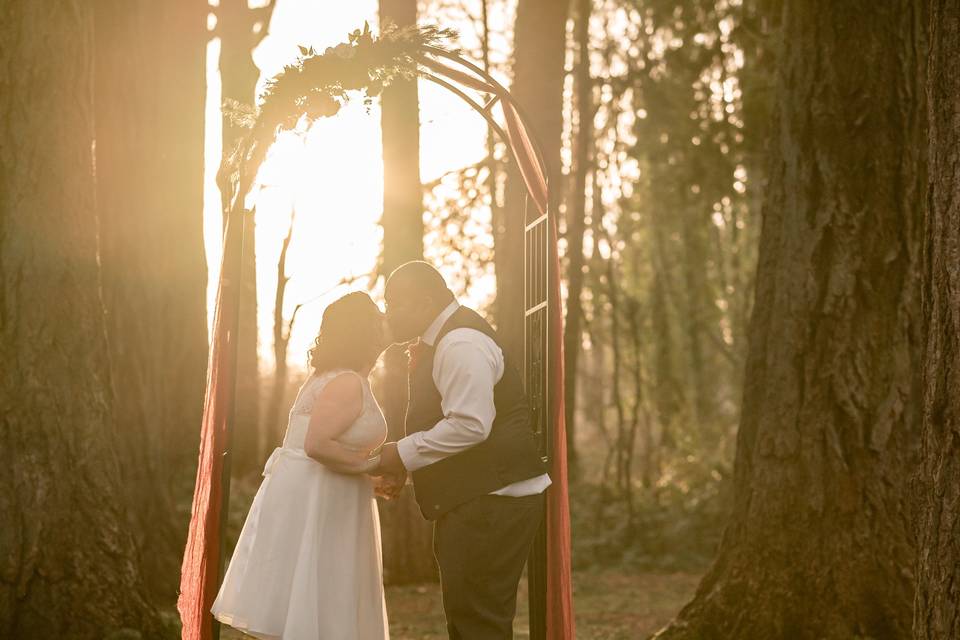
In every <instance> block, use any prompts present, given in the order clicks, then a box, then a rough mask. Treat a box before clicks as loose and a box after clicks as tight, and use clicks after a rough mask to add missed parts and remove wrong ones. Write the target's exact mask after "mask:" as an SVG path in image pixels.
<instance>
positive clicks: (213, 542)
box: [177, 213, 246, 640]
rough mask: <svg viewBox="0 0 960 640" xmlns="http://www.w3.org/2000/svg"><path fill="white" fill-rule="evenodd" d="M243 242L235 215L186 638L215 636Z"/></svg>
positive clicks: (196, 504)
mask: <svg viewBox="0 0 960 640" xmlns="http://www.w3.org/2000/svg"><path fill="white" fill-rule="evenodd" d="M239 215H241V216H242V215H246V214H243V213H241V214H239ZM242 242H243V220H242V219H239V217H238V216H236V215H231V216H230V217H228V219H227V227H226V230H225V231H224V236H223V258H222V260H221V263H220V283H219V286H218V287H217V301H216V309H215V311H214V316H213V336H212V337H213V340H212V341H211V344H210V358H209V361H208V363H207V390H206V396H205V398H204V403H203V421H202V423H201V428H200V457H199V462H198V465H197V480H196V484H195V486H194V490H193V509H192V512H191V515H190V529H189V531H188V532H187V546H186V549H185V551H184V554H183V565H182V566H181V569H180V595H179V597H178V598H177V610H178V611H179V612H180V620H181V622H182V623H183V630H182V632H181V638H182V640H209V638H211V637H212V635H213V616H212V615H211V613H210V607H211V606H212V605H213V601H214V599H215V598H216V597H217V591H218V589H219V586H220V585H219V582H220V563H221V558H222V557H223V555H222V553H221V543H222V541H221V540H220V516H221V509H222V508H226V505H225V504H223V502H224V501H223V483H222V478H223V471H224V468H223V466H224V452H226V451H227V447H228V445H229V432H228V420H229V419H230V415H229V414H230V412H231V409H232V407H233V400H234V391H235V384H234V382H235V376H236V372H237V367H236V352H237V350H236V348H235V345H234V343H233V341H234V340H236V336H237V325H238V315H237V311H238V310H239V301H240V251H241V243H242Z"/></svg>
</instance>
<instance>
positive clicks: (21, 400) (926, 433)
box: [0, 0, 960, 640]
mask: <svg viewBox="0 0 960 640" xmlns="http://www.w3.org/2000/svg"><path fill="white" fill-rule="evenodd" d="M341 4H350V5H351V6H350V7H347V8H343V7H340V6H339V5H341ZM47 5H49V6H47ZM367 5H369V6H367ZM0 16H2V20H0V334H2V341H0V358H2V360H3V362H4V363H5V364H4V367H3V374H2V376H0V413H2V416H3V421H2V431H0V460H2V464H0V522H2V524H0V639H6V638H10V639H14V638H16V639H21V638H24V639H26V638H30V639H33V638H38V639H39V638H79V639H86V638H113V639H119V638H135V637H142V638H173V637H178V634H179V631H178V625H179V621H178V619H177V616H176V610H175V604H176V596H177V585H178V581H179V572H180V561H181V558H182V552H183V547H184V541H185V536H186V527H187V522H188V520H189V517H190V508H191V497H192V487H193V482H194V478H195V474H196V459H197V445H198V436H199V427H200V416H201V412H202V408H203V407H202V405H203V389H204V381H205V372H206V365H207V347H208V342H207V340H208V338H207V334H208V327H209V322H210V318H209V316H210V313H211V309H210V300H211V299H212V298H211V295H212V292H211V290H210V283H216V281H217V278H218V275H219V272H218V260H219V252H220V250H221V247H220V246H219V244H218V243H219V242H220V234H221V229H222V227H221V225H222V219H221V218H220V217H219V216H220V215H221V214H220V212H221V210H222V207H221V204H222V203H221V201H220V198H221V195H220V193H219V191H218V190H217V171H218V168H219V166H220V161H221V152H222V150H225V149H230V148H231V147H232V146H233V144H234V143H235V141H236V139H237V137H238V136H239V135H240V130H239V128H238V127H237V126H235V125H234V124H233V123H232V121H231V119H230V118H229V117H228V116H227V115H224V113H223V110H222V109H221V108H220V105H221V104H223V103H226V104H227V105H232V104H235V103H241V104H255V103H256V98H257V95H258V91H259V90H261V89H262V87H263V82H264V81H265V80H266V79H267V78H268V77H270V76H271V75H272V74H274V73H276V72H277V71H279V69H280V66H282V65H283V64H285V63H289V62H292V61H293V59H294V58H295V57H296V55H298V48H297V47H298V45H305V46H314V47H316V48H317V49H318V50H320V51H322V50H323V49H325V48H326V47H328V46H335V45H336V44H337V43H339V42H341V41H345V40H346V38H347V33H348V32H349V31H351V30H352V29H354V28H357V27H361V26H362V24H363V21H364V20H367V21H369V22H370V23H371V25H372V26H374V27H375V28H379V27H380V26H382V25H385V24H388V23H395V24H397V25H400V26H404V25H412V24H416V23H418V22H421V23H424V22H426V23H431V24H439V25H441V26H450V27H452V28H455V29H456V30H457V31H458V32H459V41H458V43H457V45H458V46H459V47H460V48H461V49H462V52H463V54H464V55H465V56H466V57H468V58H469V59H471V60H473V61H474V62H475V63H476V64H478V65H479V66H481V67H483V68H485V69H487V70H489V71H490V72H491V73H492V74H493V75H494V76H495V77H497V78H498V79H499V80H500V81H502V82H503V83H504V84H507V85H508V86H510V89H511V91H512V92H513V93H514V95H515V96H516V97H517V99H518V101H519V102H520V104H521V105H522V106H523V108H524V109H525V111H526V112H527V113H528V114H529V115H530V118H531V120H532V124H533V126H534V128H535V129H536V134H537V136H538V138H539V139H540V141H541V143H542V145H543V148H544V151H545V155H546V160H547V164H548V166H549V169H550V174H551V175H550V176H549V179H550V184H551V197H552V198H553V200H554V201H553V202H552V203H551V206H552V207H553V208H554V210H555V211H556V212H557V220H558V226H559V236H560V246H559V251H560V256H561V267H562V286H563V291H564V300H563V304H564V307H563V308H564V316H565V323H564V327H565V328H564V336H563V341H564V363H563V364H564V368H565V371H566V376H567V378H566V380H567V384H566V388H565V389H564V390H563V393H564V396H565V401H566V412H567V415H566V418H567V420H566V423H567V430H568V434H567V435H568V443H569V461H568V462H569V465H570V472H571V483H570V500H571V513H572V520H573V563H574V587H575V592H574V603H575V610H576V617H577V629H578V635H579V637H581V638H587V639H591V638H595V639H600V638H604V639H607V638H610V639H612V638H639V637H650V636H651V635H653V634H656V637H657V638H661V639H671V640H672V639H674V638H683V639H686V638H690V639H699V638H703V639H714V638H716V639H730V640H733V639H738V640H739V639H746V640H749V639H754V638H755V639H764V640H766V639H771V638H784V639H786V638H798V639H811V640H812V639H815V638H816V639H820V638H827V639H830V640H834V639H836V640H848V639H853V638H874V639H900V638H917V639H934V638H936V639H944V640H946V639H951V638H960V587H958V585H960V417H958V416H960V379H958V374H960V346H958V336H960V151H958V148H960V147H958V144H960V65H958V64H957V60H958V59H960V5H958V4H957V3H956V1H955V0H890V1H889V2H880V3H878V2H866V1H862V0H851V1H848V2H842V3H836V2H833V3H831V2H826V1H825V0H674V1H670V2H668V1H666V0H421V1H419V2H418V1H417V0H379V2H372V0H371V1H370V2H366V3H359V2H358V3H356V6H352V3H321V2H315V1H312V0H250V1H249V2H248V0H209V4H207V3H206V2H203V1H197V0H169V1H167V2H162V3H160V2H148V1H146V0H96V1H95V2H91V3H84V2H75V1H71V0H60V1H58V2H55V3H52V4H49V3H44V6H41V3H36V2H29V1H27V0H9V1H7V2H4V3H2V4H0ZM341 25H343V27H342V28H341ZM304 38H307V40H304ZM309 38H315V40H309ZM353 107H354V109H353V111H348V110H346V109H345V113H344V114H343V115H342V116H338V118H334V119H330V120H331V122H328V123H326V124H324V125H323V127H321V126H320V125H318V126H317V127H315V128H314V129H311V130H300V131H297V132H294V133H293V134H291V135H289V136H287V137H281V138H280V139H278V141H277V144H276V145H275V148H274V150H273V151H271V156H270V157H268V160H267V163H266V164H265V166H264V170H263V171H262V172H261V175H260V179H259V183H260V184H259V195H258V197H257V201H256V203H255V204H256V217H255V222H256V224H255V225H251V233H250V234H249V236H248V237H247V238H245V254H244V255H245V257H246V259H247V262H246V263H245V264H244V276H243V305H242V307H241V331H240V337H239V340H240V349H241V351H240V358H239V388H238V397H239V398H240V402H239V403H238V407H237V418H236V426H235V431H234V441H233V454H234V456H233V462H232V465H233V466H232V469H233V472H234V481H233V489H232V496H231V505H230V509H231V510H230V530H229V535H228V537H229V539H230V542H231V543H232V541H233V540H235V538H236V535H237V534H238V533H239V527H240V525H241V524H242V523H243V519H244V516H245V514H246V511H247V509H248V507H249V504H250V500H251V499H252V497H253V494H254V493H255V492H256V489H257V486H258V485H259V482H260V478H261V475H260V474H261V470H262V468H263V464H264V462H265V460H266V459H267V457H268V456H269V454H270V452H271V451H272V450H273V448H274V447H275V446H277V443H278V442H279V440H280V438H281V437H282V433H283V428H284V426H285V423H286V413H287V411H288V409H289V406H290V403H291V401H292V399H293V397H294V396H295V394H296V391H297V389H298V387H299V385H300V384H301V383H302V382H303V380H304V379H305V377H306V375H307V370H306V358H305V350H306V348H307V346H309V344H310V342H311V341H312V338H313V337H314V335H315V333H316V330H317V328H318V326H319V317H320V313H322V310H323V308H324V306H325V305H326V304H327V303H329V302H330V301H332V300H333V299H334V298H336V297H337V296H339V295H341V294H343V293H345V292H346V291H349V290H351V289H368V290H371V291H373V292H379V291H381V290H382V286H383V279H384V277H385V276H386V275H387V274H389V273H390V271H391V270H392V269H393V268H394V267H396V266H397V265H399V264H401V263H403V262H405V261H407V260H411V259H420V258H423V259H426V260H428V261H431V262H432V263H434V264H435V265H437V266H438V268H440V269H441V270H442V271H443V273H444V274H445V276H447V277H448V279H449V280H450V281H451V282H453V283H454V285H455V288H456V293H457V295H458V296H459V297H460V299H461V300H462V301H464V302H466V303H469V304H471V305H475V306H477V307H478V308H479V309H480V310H481V311H483V312H485V313H486V314H487V315H488V316H489V317H490V318H491V319H493V320H494V321H495V324H496V326H497V328H498V331H499V332H500V333H501V335H502V336H503V338H504V340H505V342H506V344H507V345H508V348H509V349H511V350H514V351H515V352H517V353H522V341H523V327H522V323H521V316H520V314H519V313H518V312H517V310H518V309H522V306H523V305H522V300H523V291H522V286H523V284H522V282H523V281H522V278H520V277H517V274H520V273H522V270H523V255H522V251H523V224H522V222H521V221H522V220H523V217H522V211H523V206H524V198H525V191H524V187H523V185H522V181H521V177H520V175H519V173H518V172H517V170H516V169H515V168H514V167H513V166H512V165H511V164H510V163H509V162H508V161H507V159H506V155H507V154H506V150H505V149H504V148H503V145H502V143H501V142H499V141H498V140H497V139H496V138H495V137H494V135H493V132H492V131H487V130H486V128H485V125H484V124H483V122H482V120H480V119H479V118H476V117H475V116H473V115H468V116H464V113H465V111H461V112H457V111H456V110H454V109H453V108H452V107H449V106H447V103H443V102H442V101H440V100H439V99H438V98H437V97H436V95H435V93H431V89H429V88H426V87H424V86H423V84H420V85H419V86H418V83H416V82H400V83H397V84H395V85H392V86H390V87H388V88H387V89H386V90H385V91H384V92H383V94H382V96H381V97H380V99H379V101H377V104H374V105H360V104H357V105H353ZM464 118H467V119H469V121H470V123H471V124H470V125H467V124H465V122H466V120H465V119H464ZM361 120H362V121H363V122H365V123H366V124H358V123H359V122H360V121H361ZM338 122H339V124H338ZM338 127H339V129H338ZM469 127H473V128H469ZM478 127H479V128H478ZM458 136H462V140H461V138H460V137H458ZM417 157H419V158H420V159H421V161H420V163H417V162H411V160H410V159H411V158H417ZM335 171H342V172H344V173H341V174H334V173H333V172H335ZM324 176H326V180H327V182H324ZM331 176H346V177H339V178H338V177H333V178H331ZM351 176H354V177H351ZM338 180H339V181H340V182H343V183H344V185H345V186H344V187H343V188H344V189H345V191H344V193H346V194H347V196H351V194H352V196H355V197H354V198H352V196H351V197H346V196H343V194H342V193H340V192H338V191H337V187H336V185H335V183H336V182H337V181H338ZM338 193H340V195H337V194H338ZM351 198H352V199H351ZM364 216H371V217H368V218H367V217H364ZM338 252H340V253H338ZM331 265H339V266H337V267H335V266H331ZM405 375H406V355H405V354H404V351H403V349H402V348H392V349H390V350H388V351H387V352H386V353H385V354H384V356H383V358H382V361H381V365H380V366H379V368H378V369H377V371H376V372H375V378H376V379H375V384H376V387H377V391H378V394H379V395H380V399H381V403H382V404H383V406H384V411H385V414H386V415H387V418H388V424H389V426H390V429H391V439H395V437H396V435H397V434H398V433H399V434H402V430H403V425H402V412H403V403H404V398H402V397H397V396H396V393H395V392H392V391H391V390H392V389H395V388H402V387H403V380H404V377H405ZM398 381H399V383H398ZM380 508H381V518H382V522H383V528H384V563H385V572H386V578H387V580H388V582H389V585H390V587H389V589H388V606H389V607H390V616H391V630H392V634H393V637H395V638H401V639H402V638H411V639H413V638H440V637H445V631H444V627H443V619H442V612H441V610H440V604H439V592H438V588H437V586H436V584H435V583H436V579H437V578H436V569H435V566H434V561H433V559H432V556H431V542H430V527H429V525H428V524H426V523H425V522H423V521H422V519H421V518H420V515H419V512H418V510H417V507H416V504H415V502H414V501H413V499H412V496H410V495H409V492H408V493H407V494H406V495H404V496H403V497H402V498H401V499H399V500H397V501H393V502H389V503H387V502H384V503H381V504H380ZM522 600H523V598H521V601H522ZM524 616H525V614H524V611H523V607H521V614H520V618H519V619H518V624H517V629H516V630H517V634H518V636H519V637H528V635H527V633H528V631H527V628H526V626H525V625H526V623H525V617H524ZM224 637H234V636H229V635H228V632H227V631H225V632H224ZM238 637H239V636H238Z"/></svg>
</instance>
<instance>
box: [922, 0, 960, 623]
mask: <svg viewBox="0 0 960 640" xmlns="http://www.w3.org/2000/svg"><path fill="white" fill-rule="evenodd" d="M929 34H930V52H929V57H928V62H929V67H928V69H927V74H928V75H927V78H928V83H927V105H928V107H927V108H928V110H927V113H928V116H929V145H928V158H929V163H930V166H929V176H930V180H929V183H928V192H927V203H928V208H927V217H926V221H925V224H924V252H923V253H924V255H923V312H924V318H925V320H926V327H925V329H926V331H925V333H926V348H925V352H924V361H923V390H924V398H923V459H922V463H921V468H920V484H921V486H922V488H923V491H922V493H921V496H922V497H921V503H920V517H919V522H920V525H919V533H918V554H917V591H916V599H915V610H914V626H913V635H914V637H915V638H917V640H940V639H942V638H957V637H960V263H958V261H957V256H958V255H960V254H958V252H960V151H958V149H960V106H958V105H960V73H958V69H957V59H958V57H960V12H958V11H957V7H956V4H955V3H954V2H951V1H948V0H933V2H931V4H930V18H929Z"/></svg>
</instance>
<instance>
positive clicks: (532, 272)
mask: <svg viewBox="0 0 960 640" xmlns="http://www.w3.org/2000/svg"><path fill="white" fill-rule="evenodd" d="M423 50H424V52H425V54H428V55H430V56H433V57H435V58H442V59H445V60H449V61H450V62H453V63H454V64H457V65H460V66H461V67H464V68H465V69H467V70H469V71H470V72H472V73H473V74H475V75H476V76H478V77H479V78H478V79H479V80H481V81H483V82H485V83H487V84H488V85H490V86H491V87H493V89H494V90H495V93H494V95H493V97H492V98H491V99H489V100H488V101H487V102H486V103H485V104H483V105H481V104H480V103H479V102H478V101H476V100H474V99H473V98H472V97H471V96H469V95H468V94H467V93H466V92H465V91H464V90H463V89H461V88H460V87H458V86H456V85H455V84H454V82H453V81H451V80H446V79H443V78H441V77H439V76H437V75H436V74H435V73H431V72H428V71H424V70H421V72H420V76H421V77H423V78H424V79H426V80H429V81H430V82H433V83H434V84H437V85H439V86H441V87H443V88H445V89H447V90H448V91H450V92H451V93H453V94H454V95H456V96H458V97H459V98H460V99H461V100H463V101H464V102H465V103H466V104H467V105H468V106H470V108H472V109H473V110H474V111H476V112H477V113H479V114H480V116H481V117H483V119H484V120H486V121H487V124H489V125H490V128H491V129H492V130H493V131H494V132H495V133H496V134H497V136H498V137H499V138H500V140H501V141H502V142H504V143H505V145H506V147H507V150H508V152H509V154H510V156H511V157H512V158H513V161H514V164H516V165H517V166H519V162H518V160H517V153H516V152H515V150H514V147H513V145H512V144H511V142H510V138H509V136H508V135H507V133H506V131H504V129H503V127H501V126H500V125H499V124H498V123H497V121H496V120H495V119H494V118H493V115H492V113H491V110H492V109H493V107H494V106H495V105H496V103H497V102H498V101H506V102H509V103H510V106H511V107H512V108H513V109H514V111H515V112H516V114H517V117H518V118H519V119H520V123H521V125H522V126H523V128H524V130H525V132H526V135H527V138H528V139H529V141H530V144H531V145H532V147H533V152H534V154H535V156H536V162H537V164H538V165H539V169H540V171H541V174H542V175H543V178H544V182H545V184H546V193H545V196H546V210H545V212H544V213H543V214H542V215H540V216H537V218H536V219H534V220H532V221H531V220H529V215H528V214H529V206H530V199H531V196H532V193H531V191H530V186H529V185H528V184H527V182H526V179H525V178H522V179H523V181H524V188H525V190H526V193H527V197H526V200H525V203H524V212H523V218H524V220H523V223H524V225H523V226H524V316H525V317H524V376H523V377H524V382H525V383H526V384H528V386H529V382H530V380H529V377H530V375H529V374H530V369H531V367H534V366H536V365H539V367H540V370H541V378H542V379H541V380H540V381H539V382H540V384H541V385H542V386H541V388H540V389H539V390H530V389H528V393H530V394H531V400H533V399H535V398H536V396H534V395H533V394H534V393H536V392H537V391H539V392H540V393H541V394H542V402H543V403H544V406H543V408H542V413H540V411H541V409H539V408H538V407H536V406H533V407H532V408H533V410H534V412H535V413H534V416H535V418H534V419H535V421H537V422H540V421H541V420H542V421H543V422H542V427H543V428H542V430H541V432H540V433H539V434H538V435H539V437H540V442H539V445H540V447H541V448H540V453H541V456H542V458H543V461H544V462H545V463H547V464H548V465H549V463H550V459H551V452H552V444H553V442H552V440H553V438H552V435H553V434H552V430H551V427H552V425H553V424H554V420H555V418H556V416H554V415H553V411H554V402H553V397H552V394H554V393H559V392H560V390H557V389H553V388H552V387H553V385H552V384H551V378H552V376H551V375H550V372H551V369H552V367H553V366H555V365H554V363H553V362H551V357H550V355H551V354H550V332H551V324H552V323H551V322H550V315H551V314H552V313H553V304H552V303H553V300H552V298H553V294H552V292H553V287H552V286H551V285H553V284H554V283H553V282H552V279H553V278H554V277H559V274H554V273H553V272H552V270H551V268H550V261H552V260H553V259H554V257H555V252H556V251H557V247H556V243H555V242H552V241H551V240H553V235H552V234H551V229H550V226H549V225H550V224H551V222H552V217H553V212H552V211H551V207H550V179H549V173H548V171H547V164H546V161H545V160H544V156H543V150H542V145H541V144H540V140H539V138H538V137H537V135H536V132H535V131H534V130H533V129H532V127H531V126H530V121H529V118H528V117H527V115H526V112H525V111H524V109H523V107H522V106H521V105H520V104H519V103H518V102H517V101H516V99H515V98H514V97H513V95H512V94H511V93H510V92H509V91H508V90H507V89H506V88H505V87H504V86H503V85H502V84H500V83H499V82H497V80H496V79H494V78H493V77H492V76H491V75H490V74H489V73H488V72H486V71H485V70H483V69H481V68H480V67H478V66H477V65H475V64H473V63H472V62H470V61H468V60H466V59H464V58H463V57H461V56H459V55H457V54H455V53H452V52H449V51H446V50H444V49H441V48H439V47H432V46H427V47H424V48H423ZM455 70H456V69H455ZM457 71H459V70H457ZM537 227H539V229H537ZM536 234H540V236H539V237H538V236H537V235H536ZM534 243H535V244H537V245H539V247H537V246H533V247H532V246H531V245H533V244H534ZM537 248H539V249H540V250H541V251H542V254H539V255H536V256H532V255H531V250H533V251H536V250H537ZM536 258H538V259H539V261H540V263H541V264H540V266H539V268H540V269H543V271H542V272H539V273H536V265H535V263H534V261H535V259H536ZM537 276H540V277H537ZM534 280H537V282H534ZM538 282H539V283H542V286H543V291H542V301H540V302H539V303H538V304H536V305H532V304H531V301H532V300H534V299H536V300H539V299H540V296H539V295H538V293H541V292H539V291H537V289H538V287H539V285H538ZM537 322H539V323H540V331H539V335H538V336H534V335H532V334H534V333H538V332H536V331H534V330H533V329H532V328H531V327H532V325H534V324H535V323H537ZM534 337H541V338H542V340H538V342H539V344H538V345H533V344H532V338H534ZM537 349H539V351H537ZM534 354H539V356H540V357H542V358H543V362H542V363H540V362H538V361H534V362H531V360H532V359H534V358H535V357H536V356H535V355H534ZM531 404H532V405H535V404H536V403H535V402H531ZM538 413H540V415H537V414H538ZM546 545H547V531H546V518H544V520H543V522H542V523H541V525H540V528H539V530H538V532H537V535H536V538H535V540H534V544H533V547H532V549H531V551H530V557H529V559H528V563H527V577H528V583H529V611H530V638H531V640H544V639H545V638H546V624H547V621H546V579H547V577H546V565H547V554H546Z"/></svg>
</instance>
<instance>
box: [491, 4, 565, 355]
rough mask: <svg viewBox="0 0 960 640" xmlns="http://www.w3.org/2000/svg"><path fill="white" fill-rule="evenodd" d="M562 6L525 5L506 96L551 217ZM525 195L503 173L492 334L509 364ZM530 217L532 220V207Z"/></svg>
mask: <svg viewBox="0 0 960 640" xmlns="http://www.w3.org/2000/svg"><path fill="white" fill-rule="evenodd" d="M568 4H569V3H568V2H567V1H566V0H524V1H523V2H520V3H518V4H517V18H516V22H515V23H514V31H513V33H514V38H513V40H514V48H513V81H512V83H511V84H510V91H511V93H512V94H513V96H514V98H516V100H517V102H518V103H519V104H520V106H521V108H522V109H523V111H524V112H525V114H526V115H527V117H528V118H529V122H530V125H531V127H532V128H533V134H534V135H535V136H536V138H537V140H539V141H540V144H541V145H542V148H543V154H544V157H545V161H546V163H547V172H548V174H549V175H548V176H547V179H548V180H549V182H550V187H551V192H550V193H551V201H550V207H551V209H552V210H553V211H554V212H556V204H557V194H558V193H559V188H560V134H561V131H562V130H563V77H564V70H563V64H564V55H565V53H566V33H567V13H568ZM526 199H527V191H526V188H525V187H524V184H523V178H522V177H521V176H520V172H519V170H518V169H517V167H516V166H515V165H514V164H513V163H511V164H510V165H509V168H508V170H507V185H506V190H505V194H504V209H503V212H502V215H501V216H500V221H499V223H500V225H502V226H501V228H498V229H495V230H494V238H495V242H496V246H495V249H496V251H495V254H494V255H495V267H496V276H497V301H496V305H495V308H494V310H495V318H496V321H497V331H498V333H499V334H500V337H501V338H502V339H503V343H504V346H505V348H506V350H507V351H508V352H509V353H510V354H511V355H512V356H513V359H514V361H516V362H521V361H522V360H523V308H524V307H523V278H522V277H521V276H522V275H523V230H524V227H525V224H526V223H525V221H524V203H525V202H526ZM529 209H530V211H529V213H530V215H531V216H533V217H536V213H535V212H536V209H535V208H534V206H533V203H532V202H531V203H530V207H529Z"/></svg>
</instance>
